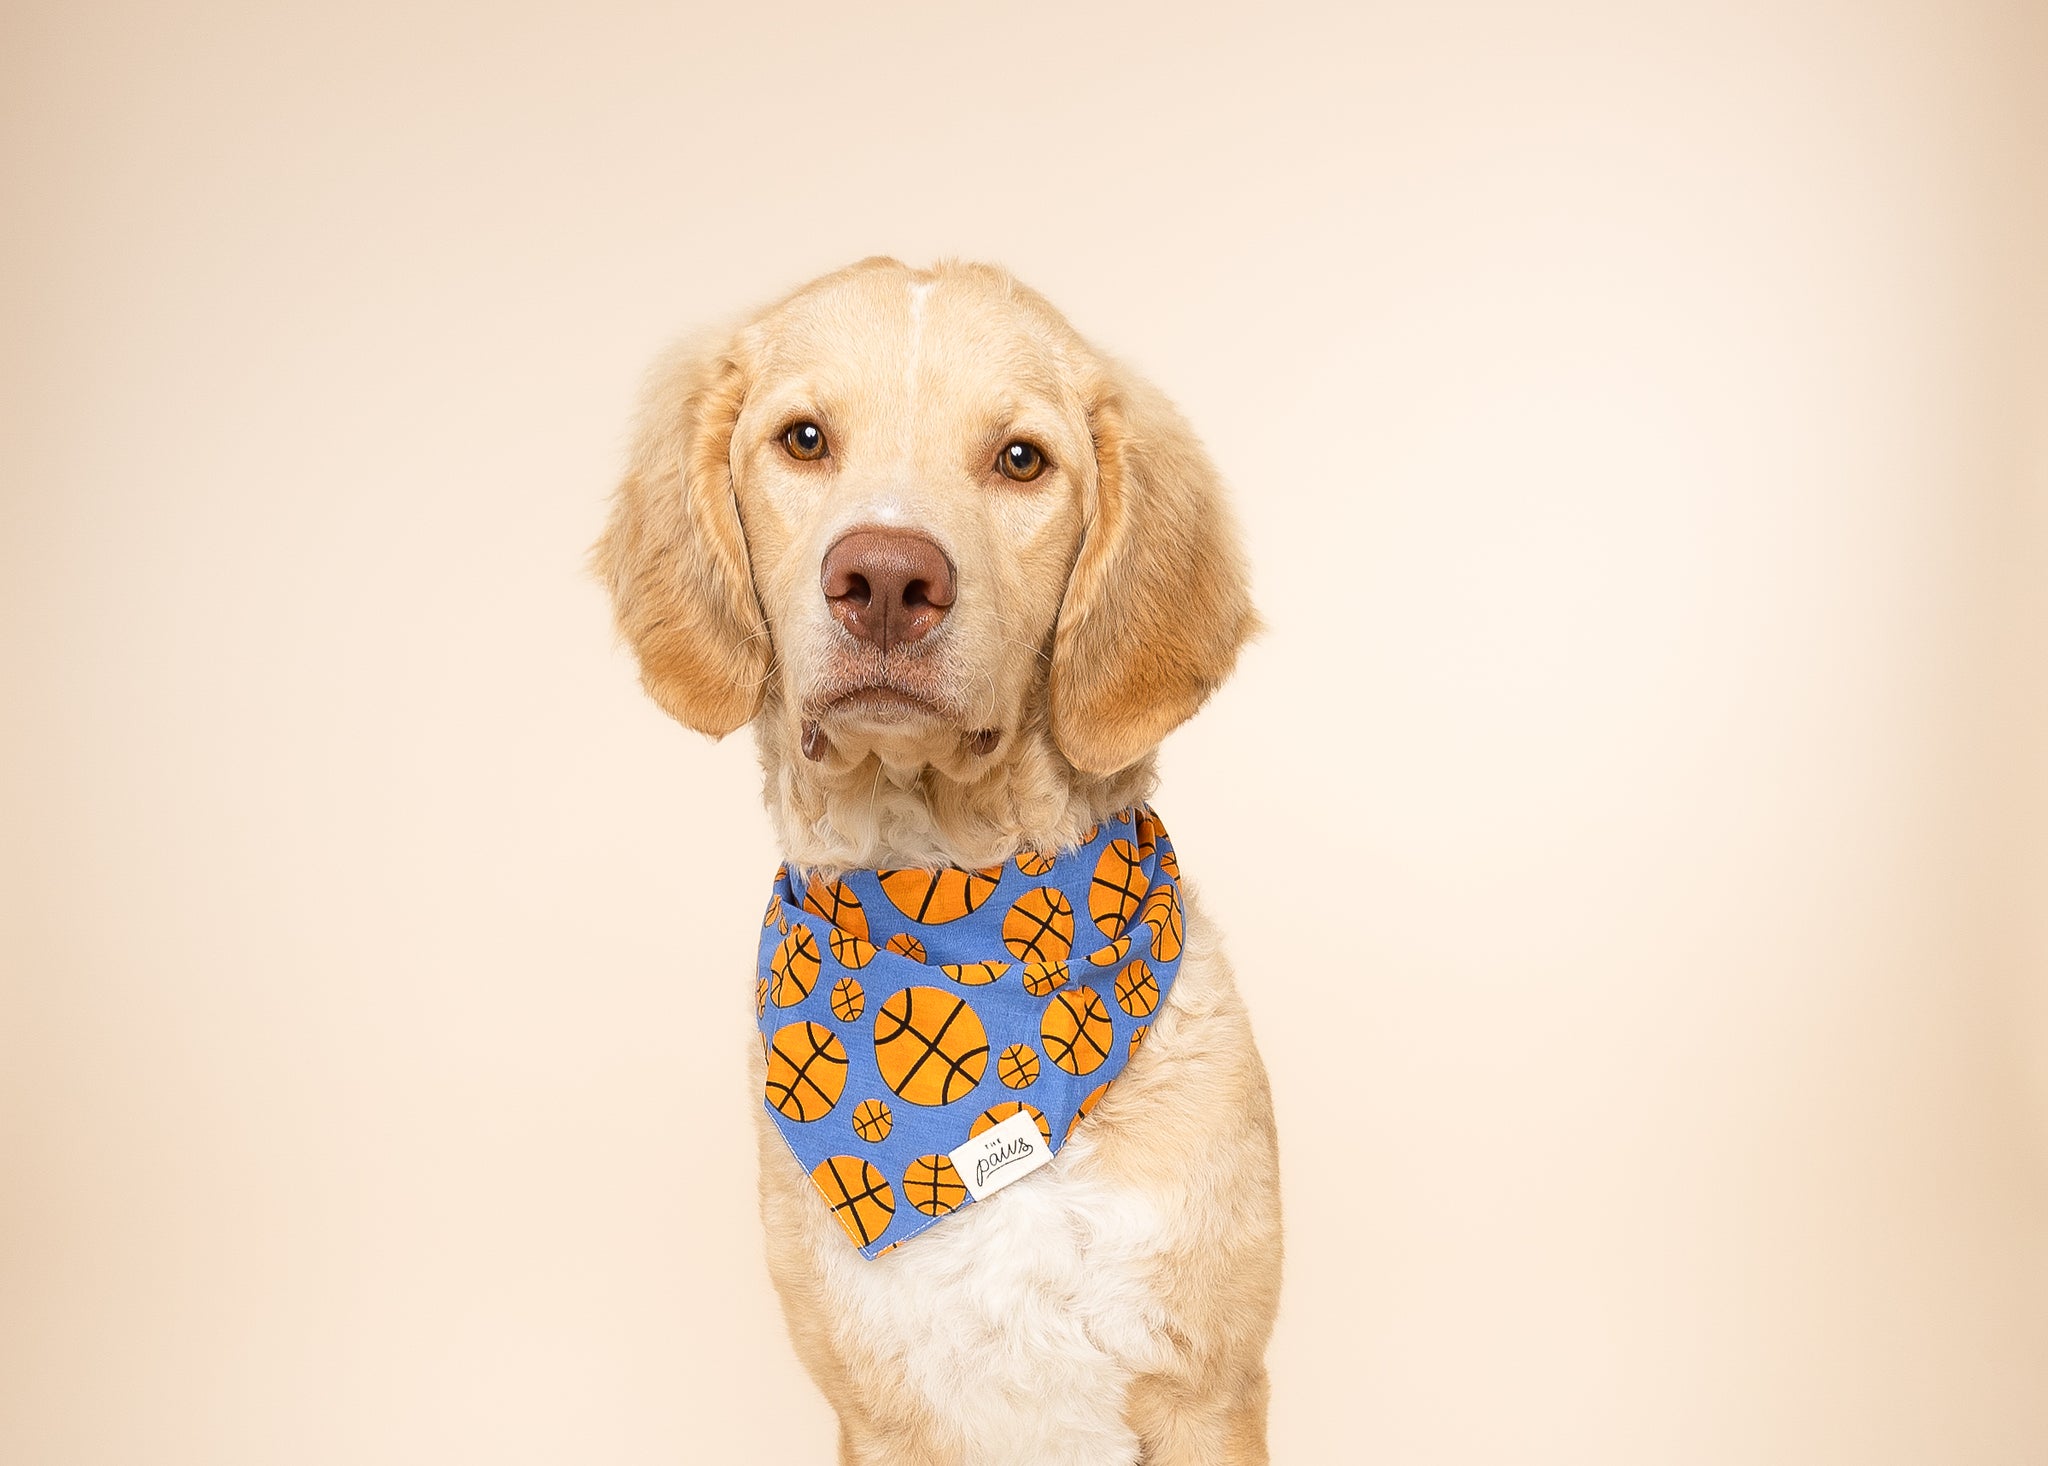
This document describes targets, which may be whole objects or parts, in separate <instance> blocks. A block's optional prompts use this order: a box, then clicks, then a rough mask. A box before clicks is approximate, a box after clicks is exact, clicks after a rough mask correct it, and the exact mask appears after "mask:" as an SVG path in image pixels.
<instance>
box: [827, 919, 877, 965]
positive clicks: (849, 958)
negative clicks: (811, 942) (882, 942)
mask: <svg viewBox="0 0 2048 1466" xmlns="http://www.w3.org/2000/svg"><path fill="white" fill-rule="evenodd" d="M825 943H826V945H827V946H829V947H830V948H831V949H832V960H833V961H834V962H837V963H838V964H839V965H840V966H841V967H853V968H859V967H865V966H867V965H868V964H869V963H870V962H872V961H874V960H875V948H874V944H873V943H872V942H867V941H863V940H862V939H861V938H859V937H857V936H854V935H853V934H852V933H851V932H843V931H841V930H840V929H839V928H838V927H836V926H835V927H833V928H832V930H831V931H829V932H827V933H826V934H825Z"/></svg>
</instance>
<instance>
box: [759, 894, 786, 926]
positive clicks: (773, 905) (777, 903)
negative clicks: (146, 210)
mask: <svg viewBox="0 0 2048 1466" xmlns="http://www.w3.org/2000/svg"><path fill="white" fill-rule="evenodd" d="M780 915H782V898H781V897H780V896H770V897H769V898H768V909H767V910H766V911H764V912H762V913H761V925H763V926H773V925H775V918H776V917H778V916H780Z"/></svg>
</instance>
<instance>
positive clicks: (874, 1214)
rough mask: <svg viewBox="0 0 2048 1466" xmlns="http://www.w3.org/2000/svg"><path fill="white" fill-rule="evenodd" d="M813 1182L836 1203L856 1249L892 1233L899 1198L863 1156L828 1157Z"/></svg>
mask: <svg viewBox="0 0 2048 1466" xmlns="http://www.w3.org/2000/svg"><path fill="white" fill-rule="evenodd" d="M811 1180H812V1181H814V1182H816V1183H817V1187H818V1189H819V1190H820V1191H822V1192H824V1193H825V1200H826V1201H828V1202H830V1203H831V1204H832V1215H833V1216H835V1217H837V1218H839V1225H840V1226H842V1227H844V1228H846V1235H847V1236H849V1237H851V1238H852V1239H853V1240H854V1243H855V1245H856V1246H860V1247H865V1246H867V1245H868V1244H869V1243H870V1242H872V1241H874V1240H875V1239H876V1238H877V1237H879V1236H881V1235H882V1233H884V1232H886V1231H888V1230H889V1218H891V1217H893V1216H895V1215H896V1196H895V1193H893V1192H892V1191H890V1190H889V1183H888V1182H887V1181H885V1180H883V1179H882V1173H881V1172H880V1171H878V1170H876V1169H875V1168H874V1167H873V1166H871V1165H869V1164H868V1163H867V1162H866V1161H864V1160H862V1159H861V1158H860V1157H859V1156H852V1155H835V1156H827V1157H826V1158H825V1159H824V1160H822V1161H820V1162H818V1167H817V1169H816V1170H814V1171H812V1172H811Z"/></svg>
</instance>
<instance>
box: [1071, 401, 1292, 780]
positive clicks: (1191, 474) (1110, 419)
mask: <svg viewBox="0 0 2048 1466" xmlns="http://www.w3.org/2000/svg"><path fill="white" fill-rule="evenodd" d="M1089 417H1090V422H1091V426H1092V429H1093V432H1094V435H1095V458H1096V465H1097V470H1098V478H1099V480H1100V489H1099V492H1098V496H1097V501H1096V505H1095V516H1094V519H1093V520H1092V522H1091V523H1090V524H1089V525H1088V528H1087V530H1086V532H1085V536H1084V538H1083V540H1082V544H1081V554H1080V558H1079V559H1077V560H1076V561H1075V562H1074V570H1073V574H1072V575H1071V576H1069V577H1068V580H1067V594H1066V600H1065V601H1064V602H1063V603H1062V605H1061V607H1060V617H1059V625H1058V629H1057V631H1056V632H1055V633H1054V637H1053V650H1052V674H1051V678H1052V681H1051V699H1052V736H1053V741H1054V742H1056V743H1057V744H1058V745H1059V748H1060V752H1062V753H1064V754H1065V755H1066V756H1067V759H1068V761H1069V762H1071V763H1072V764H1074V765H1075V766H1076V767H1077V768H1080V769H1084V770H1086V771H1088V772H1090V773H1097V774H1107V773H1113V772H1115V771H1116V770H1118V769H1121V768H1124V767H1126V766H1127V765H1129V764H1131V763H1133V762H1135V761H1136V760H1137V759H1138V758H1140V757H1142V756H1143V755H1144V754H1145V753H1146V752H1147V751H1149V750H1150V749H1151V748H1152V747H1154V746H1155V745H1156V744H1157V743H1158V742H1159V740H1160V739H1162V738H1164V737H1165V736H1166V735H1167V734H1168V733H1170V732H1172V731H1173V730H1174V729H1175V728H1176V727H1178V726H1179V725H1180V724H1182V723H1183V722H1185V721H1187V719H1188V718H1190V717H1192V716H1193V715H1194V712H1195V710H1196V709H1197V708H1199V707H1200V706H1201V705H1202V704H1203V703H1204V702H1205V701H1207V700H1208V697H1209V694H1210V693H1212V692H1214V691H1215V690H1216V689H1217V688H1218V687H1219V686H1221V685H1222V683H1223V680H1224V678H1226V677H1228V676H1229V675H1230V669H1231V668H1232V667H1233V666H1234V665H1235V664H1236V662H1237V652H1238V648H1239V647H1241V646H1243V645H1244V642H1245V639H1246V638H1247V637H1249V636H1250V635H1251V634H1252V633H1253V632H1254V631H1256V630H1257V629H1258V624H1259V623H1258V616H1257V615H1256V613H1254V612H1253V610H1252V605H1251V597H1250V593H1249V591H1248V590H1247V587H1246V571H1245V563H1244V552H1243V550H1242V549H1241V548H1240V547H1239V545H1238V538H1237V525H1236V523H1235V521H1234V520H1233V519H1232V518H1231V514H1230V507H1229V505H1228V504H1227V503H1226V502H1225V500H1224V495H1223V485H1222V482H1221V480H1220V479H1219V478H1218V476H1217V473H1216V468H1215V465H1214V464H1212V463H1210V461H1209V456H1208V454H1207V453H1205V452H1203V451H1202V446H1201V444H1200V443H1198V442H1197V441H1196V440H1195V435H1194V433H1193V431H1192V430H1191V429H1190V428H1189V427H1188V425H1187V423H1186V421H1185V420H1184V419H1183V418H1182V417H1181V415H1180V413H1179V412H1177V411H1176V410H1175V409H1174V406H1173V404H1172V403H1170V402H1168V401H1167V400H1166V398H1165V396H1164V395H1163V394H1162V393H1161V392H1160V391H1159V390H1158V389H1157V388H1155V387H1153V386H1151V385H1150V384H1149V383H1146V382H1144V381H1142V380H1140V379H1139V378H1137V377H1136V376H1134V375H1132V374H1129V373H1127V372H1124V371H1123V370H1122V369H1121V368H1118V367H1115V366H1108V367H1106V368H1105V370H1104V372H1103V375H1102V378H1101V380H1100V382H1099V383H1098V385H1097V387H1096V390H1095V394H1094V401H1093V402H1092V404H1091V407H1090V412H1089Z"/></svg>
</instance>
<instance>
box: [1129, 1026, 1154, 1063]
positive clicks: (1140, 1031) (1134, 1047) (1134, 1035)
mask: <svg viewBox="0 0 2048 1466" xmlns="http://www.w3.org/2000/svg"><path fill="white" fill-rule="evenodd" d="M1151 1031H1152V1025H1151V1024H1149V1023H1141V1024H1139V1025H1138V1026H1137V1027H1136V1028H1134V1029H1132V1030H1131V1046H1130V1048H1128V1049H1126V1050H1125V1051H1124V1062H1125V1063H1126V1064H1128V1063H1130V1062H1131V1060H1133V1059H1135V1058H1137V1057H1138V1045H1139V1044H1141V1043H1143V1042H1144V1041H1145V1035H1146V1034H1148V1033H1150V1032H1151Z"/></svg>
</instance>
